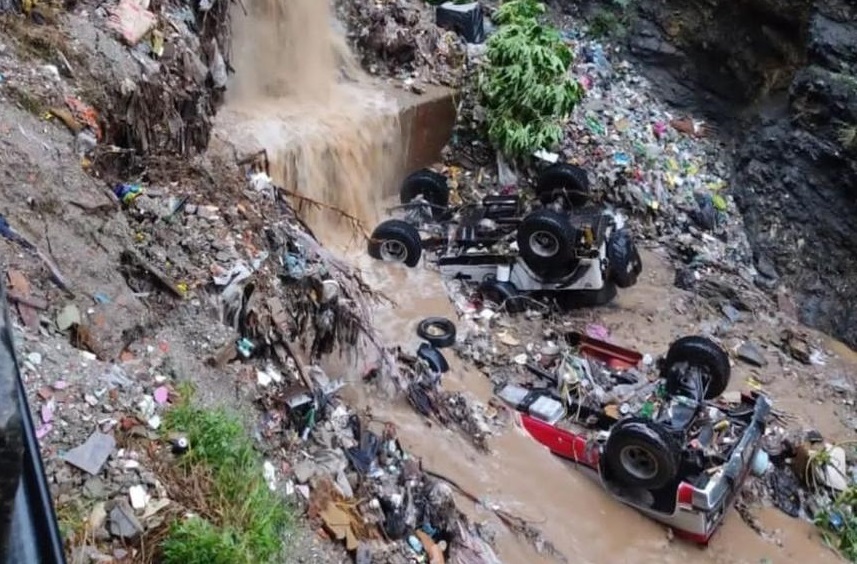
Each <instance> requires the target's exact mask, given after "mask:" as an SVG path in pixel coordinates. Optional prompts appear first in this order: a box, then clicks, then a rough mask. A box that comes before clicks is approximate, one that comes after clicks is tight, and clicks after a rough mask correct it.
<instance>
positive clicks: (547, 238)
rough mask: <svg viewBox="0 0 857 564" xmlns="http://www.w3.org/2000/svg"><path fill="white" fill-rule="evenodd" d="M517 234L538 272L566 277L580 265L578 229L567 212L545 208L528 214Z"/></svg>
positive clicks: (530, 264)
mask: <svg viewBox="0 0 857 564" xmlns="http://www.w3.org/2000/svg"><path fill="white" fill-rule="evenodd" d="M517 237H518V250H519V252H520V253H521V258H523V259H524V262H525V263H526V264H527V266H528V267H530V269H531V270H532V271H533V272H535V273H536V275H538V276H542V277H544V278H555V277H562V276H565V275H567V274H569V273H571V271H572V270H573V269H574V266H576V264H575V263H576V262H577V261H576V260H575V257H574V248H575V243H576V241H577V229H575V227H574V226H573V225H571V222H569V220H568V216H566V215H565V214H564V213H560V212H557V211H554V210H551V209H547V208H542V209H538V210H536V211H534V212H532V213H530V214H528V215H527V216H526V217H525V218H524V220H523V221H522V222H521V225H520V226H519V227H518V236H517Z"/></svg>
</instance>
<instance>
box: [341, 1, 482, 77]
mask: <svg viewBox="0 0 857 564" xmlns="http://www.w3.org/2000/svg"><path fill="white" fill-rule="evenodd" d="M339 4H340V7H339V9H338V12H339V14H340V17H341V18H342V20H343V21H344V22H346V24H347V27H348V29H349V38H350V39H351V40H352V42H353V43H354V44H355V46H356V47H357V49H358V52H359V53H360V54H361V56H362V58H363V60H362V63H363V67H364V68H366V69H368V70H369V72H370V73H371V74H378V75H382V76H387V77H392V78H395V79H396V80H397V81H401V83H402V85H403V86H404V87H406V88H408V89H410V90H412V91H414V92H416V93H418V94H419V93H422V91H423V90H424V86H423V85H425V84H439V85H443V86H450V87H457V86H459V85H460V83H461V79H462V76H463V67H464V65H465V64H466V62H467V57H468V55H467V47H466V44H465V42H464V40H463V39H462V38H461V37H460V36H459V35H458V34H457V33H456V32H455V31H450V30H445V29H442V28H440V27H438V26H437V23H436V17H435V8H434V7H433V6H430V5H428V4H426V3H423V2H395V3H390V4H384V5H381V4H372V3H362V2H339Z"/></svg>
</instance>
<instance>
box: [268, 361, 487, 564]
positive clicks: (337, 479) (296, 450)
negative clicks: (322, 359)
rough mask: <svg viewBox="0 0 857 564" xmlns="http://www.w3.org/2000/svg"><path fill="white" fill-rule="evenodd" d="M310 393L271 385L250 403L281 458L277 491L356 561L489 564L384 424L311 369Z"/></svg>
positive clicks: (447, 498) (448, 490)
mask: <svg viewBox="0 0 857 564" xmlns="http://www.w3.org/2000/svg"><path fill="white" fill-rule="evenodd" d="M309 372H310V374H311V375H312V376H311V378H312V381H313V388H312V389H307V388H305V387H303V386H301V385H300V384H298V383H297V381H295V380H288V379H284V378H275V379H274V382H273V383H272V384H271V385H270V386H269V388H268V389H267V390H266V393H265V394H264V395H263V396H262V398H261V399H260V401H261V402H262V406H263V413H264V416H263V419H264V421H263V423H262V427H261V433H262V435H263V436H265V437H266V438H267V439H268V440H269V442H271V441H273V442H274V443H275V444H276V443H279V445H280V446H281V447H282V448H283V450H284V451H285V452H287V453H289V454H288V455H287V458H288V459H290V460H291V462H290V463H289V464H288V471H287V472H285V475H284V478H283V479H284V480H285V491H286V492H287V493H290V494H294V493H295V492H296V493H297V499H298V500H300V502H301V503H302V504H303V505H304V506H305V507H306V508H307V515H308V517H309V518H310V519H311V521H312V522H313V523H317V524H319V525H320V526H321V527H322V528H323V530H324V531H325V533H326V534H327V535H328V536H329V537H330V538H331V539H334V540H337V541H343V542H344V545H345V548H346V549H347V550H348V551H349V552H351V553H353V554H354V556H355V561H356V562H367V563H369V562H372V563H374V562H400V561H402V560H403V559H404V560H407V561H419V562H444V561H447V562H462V563H463V562H486V563H487V562H495V561H497V558H496V556H495V555H494V553H493V550H492V549H491V548H490V545H489V544H488V543H487V542H486V541H485V540H483V539H482V538H481V537H480V535H479V533H478V531H477V529H476V528H475V527H474V525H472V524H471V523H470V522H469V521H468V520H467V518H466V517H464V515H463V514H462V513H460V512H459V511H458V510H457V509H456V507H455V502H454V499H453V487H454V486H452V485H450V484H448V483H447V482H445V481H444V480H443V479H439V478H436V477H433V476H430V475H429V474H427V473H426V472H425V471H424V470H423V469H422V468H421V464H420V462H419V460H417V459H415V458H413V457H411V456H410V455H409V454H408V452H407V451H406V450H405V449H403V447H402V445H401V444H400V443H399V441H398V439H397V437H396V427H395V425H394V424H393V423H391V422H380V421H377V420H375V419H373V418H372V416H371V413H364V414H358V413H355V412H354V411H353V410H351V409H350V408H349V407H348V406H346V405H345V403H343V401H342V400H341V399H339V398H338V397H337V396H336V390H338V389H339V387H341V383H337V382H336V381H331V380H329V379H328V377H327V376H326V374H324V372H323V371H322V370H321V369H319V368H318V367H312V368H311V369H310V371H309Z"/></svg>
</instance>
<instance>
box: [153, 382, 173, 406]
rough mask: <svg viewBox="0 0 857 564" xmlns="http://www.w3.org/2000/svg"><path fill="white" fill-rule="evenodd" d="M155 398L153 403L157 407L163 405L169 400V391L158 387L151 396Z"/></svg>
mask: <svg viewBox="0 0 857 564" xmlns="http://www.w3.org/2000/svg"><path fill="white" fill-rule="evenodd" d="M152 395H153V396H154V397H155V403H157V404H158V405H163V404H165V403H167V400H169V399H170V391H169V390H168V389H167V387H166V386H160V387H159V388H156V389H155V393H154V394H152Z"/></svg>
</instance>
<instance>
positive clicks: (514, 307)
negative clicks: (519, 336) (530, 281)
mask: <svg viewBox="0 0 857 564" xmlns="http://www.w3.org/2000/svg"><path fill="white" fill-rule="evenodd" d="M476 291H477V292H478V293H479V295H480V296H482V299H483V300H488V301H489V302H494V303H495V304H497V305H498V306H503V307H505V308H506V312H507V313H509V314H512V315H514V314H516V313H522V312H524V311H526V310H527V304H526V303H525V301H524V299H523V298H522V297H521V295H520V293H519V292H518V289H517V288H515V285H514V284H512V283H511V282H501V281H499V280H486V281H484V282H482V283H481V284H480V285H479V288H477V290H476Z"/></svg>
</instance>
